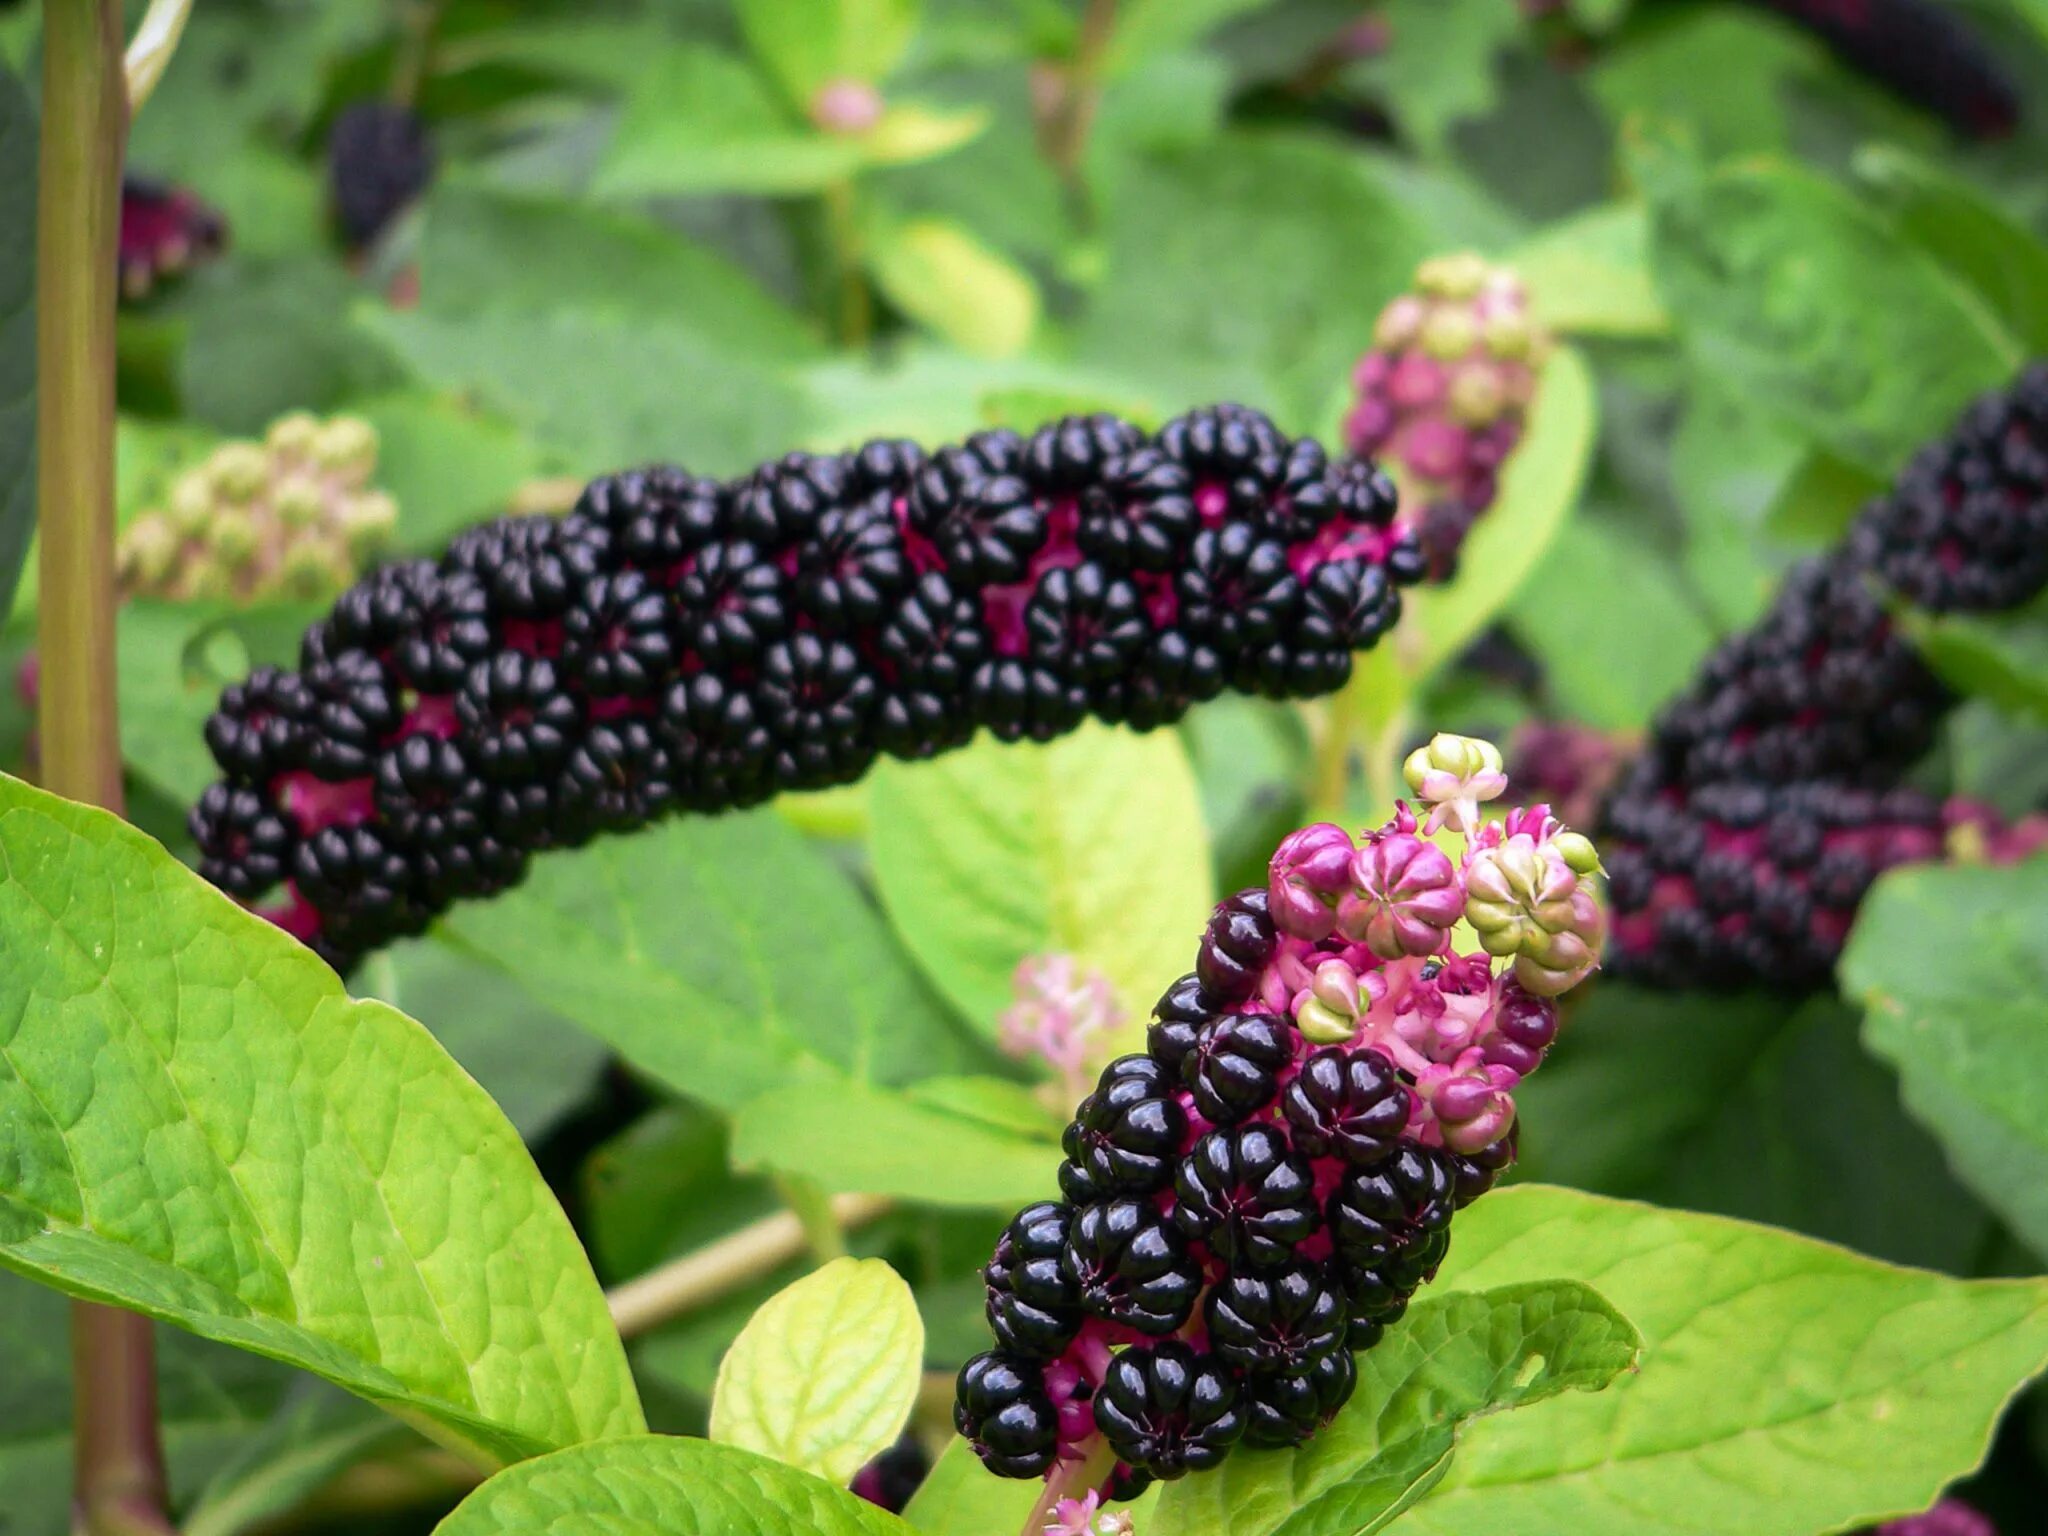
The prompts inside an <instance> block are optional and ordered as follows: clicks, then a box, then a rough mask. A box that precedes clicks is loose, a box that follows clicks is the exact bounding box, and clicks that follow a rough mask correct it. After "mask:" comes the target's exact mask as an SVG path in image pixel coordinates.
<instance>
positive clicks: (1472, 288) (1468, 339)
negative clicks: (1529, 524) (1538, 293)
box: [1344, 251, 1549, 580]
mask: <svg viewBox="0 0 2048 1536" xmlns="http://www.w3.org/2000/svg"><path fill="white" fill-rule="evenodd" d="M1548 346H1549V341H1548V338H1547V337H1546V336H1545V335H1544V333H1543V332H1542V331H1541V330H1540V329H1539V328H1538V327H1537V326H1536V325H1535V323H1534V322H1533V321H1532V320H1531V318H1530V315H1529V296H1528V293H1527V292H1526V291H1525V290H1524V288H1523V286H1522V282H1521V279H1520V278H1519V277H1517V276H1516V275H1515V274H1514V273H1513V272H1512V271H1510V270H1509V269H1508V268H1506V267H1496V266H1491V265H1489V264H1488V263H1487V262H1486V261H1485V259H1484V258H1482V257H1480V256H1477V255H1474V254H1473V253H1471V252H1469V251H1467V252H1461V253H1459V254H1457V255H1453V256H1438V257H1434V258H1432V259H1431V260H1429V261H1425V262H1424V263H1423V264H1422V265H1421V266H1420V267H1418V268H1417V269H1416V272H1415V286H1414V289H1413V291H1411V292H1409V293H1404V294H1402V295H1401V296H1400V297H1399V298H1397V299H1395V300H1394V301H1393V302H1392V303H1391V304H1389V305H1388V306H1387V307H1386V308H1385V309H1384V310H1383V311H1381V313H1380V317H1379V320H1378V321H1377V323H1376V324H1375V325H1374V327H1373V344H1372V350H1371V351H1369V352H1367V353H1366V354H1365V356H1364V357H1362V358H1360V359H1359V361H1358V366H1357V368H1356V369H1355V370H1354V371H1353V373H1352V384H1353V387H1354V388H1355V389H1356V390H1357V391H1358V398H1357V400H1356V401H1355V402H1354V403H1353V405H1352V407H1351V412H1350V414H1349V415H1348V416H1346V417H1345V419H1344V440H1345V443H1346V445H1347V446H1348V447H1349V448H1350V449H1351V451H1352V452H1353V453H1356V454H1359V455H1361V456H1366V455H1370V456H1373V457H1376V458H1380V459H1383V460H1385V461H1386V462H1388V463H1389V464H1391V465H1393V466H1395V467H1396V468H1397V471H1398V473H1399V474H1400V477H1401V489H1402V492H1403V495H1404V496H1405V497H1406V499H1407V502H1408V504H1409V505H1410V506H1411V507H1412V508H1415V509H1418V510H1417V511H1416V513H1415V516H1416V521H1417V532H1418V534H1419V536H1420V537H1421V540H1422V547H1423V551H1424V553H1425V555H1426V556H1427V557H1428V560H1429V573H1430V576H1431V577H1432V578H1433V579H1435V580H1444V579H1446V578H1448V577H1449V576H1450V575H1451V573H1452V572H1453V571H1454V570H1455V569H1456V567H1457V561H1458V551H1459V549H1460V547H1461V546H1462V545H1463V544H1464V542H1465V536H1466V535H1467V534H1468V533H1470V532H1471V531H1472V526H1473V524H1474V523H1476V522H1477V521H1478V520H1479V518H1480V516H1481V515H1482V514H1483V513H1484V512H1485V511H1486V509H1487V508H1488V507H1490V506H1492V505H1493V502H1494V497H1495V496H1496V495H1497V494H1498V492H1499V489H1500V470H1501V466H1502V465H1503V464H1504V463H1505V462H1506V461H1507V457H1508V455H1509V454H1510V453H1511V452H1513V451H1514V448H1515V445H1516V444H1517V443H1518V442H1520V441H1521V437H1522V428H1523V425H1524V423H1525V421H1526V418H1527V415H1528V410H1529V402H1530V400H1531V398H1532V397H1533V395H1534V393H1535V388H1536V373H1537V369H1538V367H1539V366H1540V365H1541V363H1542V360H1543V354H1544V352H1545V351H1546V350H1547V349H1548Z"/></svg>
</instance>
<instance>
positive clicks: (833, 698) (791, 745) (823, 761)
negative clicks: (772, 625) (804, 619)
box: [753, 632, 877, 789]
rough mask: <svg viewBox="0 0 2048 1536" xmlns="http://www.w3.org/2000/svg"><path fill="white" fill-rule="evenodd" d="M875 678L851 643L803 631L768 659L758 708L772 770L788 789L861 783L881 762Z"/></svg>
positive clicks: (756, 694)
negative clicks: (872, 729) (872, 728)
mask: <svg viewBox="0 0 2048 1536" xmlns="http://www.w3.org/2000/svg"><path fill="white" fill-rule="evenodd" d="M876 693H877V690H876V687H875V680H874V677H873V675H872V674H871V673H870V672H869V671H868V669H867V668H866V667H865V666H864V665H862V663H861V659H860V656H859V654H858V653H857V652H856V651H855V650H854V649H853V647H852V646H850V645H848V644H847V643H846V642H845V641H844V640H830V639H826V638H824V637H822V636H820V635H815V634H811V633H809V632H799V633H797V634H794V635H791V636H790V637H789V638H788V639H787V640H778V641H777V642H776V643H775V644H773V645H771V646H769V647H768V649H767V651H766V652H764V653H763V654H762V657H761V673H760V677H759V679H758V680H757V681H756V682H755V684H754V687H753V698H754V709H755V712H756V714H757V715H758V716H759V717H760V721H761V726H762V728H763V729H764V730H766V731H767V733H768V736H769V739H770V740H771V741H772V742H773V743H774V749H773V751H772V753H771V755H770V758H769V771H770V773H771V774H772V776H773V778H774V781H775V783H776V785H777V786H778V787H779V788H783V789H801V788H816V787H819V786H822V785H827V784H841V783H845V782H847V781H849V780H851V779H856V778H858V777H860V775H861V774H862V773H863V772H865V771H866V769H867V766H868V764H869V763H871V762H872V761H874V755H875V749H874V745H873V739H872V737H871V736H870V735H869V732H868V729H867V725H868V718H869V717H870V716H871V715H872V714H873V713H874V709H875V699H876Z"/></svg>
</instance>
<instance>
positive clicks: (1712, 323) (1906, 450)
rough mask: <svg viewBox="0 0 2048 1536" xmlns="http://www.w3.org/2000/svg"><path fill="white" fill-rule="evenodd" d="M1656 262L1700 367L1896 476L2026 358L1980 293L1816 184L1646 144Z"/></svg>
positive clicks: (1854, 458)
mask: <svg viewBox="0 0 2048 1536" xmlns="http://www.w3.org/2000/svg"><path fill="white" fill-rule="evenodd" d="M1642 169H1643V170H1644V171H1646V173H1647V174H1645V176H1644V181H1645V186H1646V190H1647V192H1648V195H1649V199H1650V229H1651V236H1650V257H1651V266H1652V269H1653V271H1654V273H1655V276H1656V280H1657V287H1658V291H1659V292H1660V293H1662V295H1663V296H1664V300H1665V302H1666V303H1667V304H1668V305H1669V306H1670V308H1671V314H1672V318H1673V320H1674V321H1675V322H1676V323H1677V325H1678V330H1679V334H1680V337H1681V339H1682V340H1683V342H1684V344H1685V347H1686V349H1687V351H1688V352H1689V353H1690V354H1691V355H1692V357H1693V359H1694V360H1695V362H1697V363H1698V364H1699V366H1700V367H1701V368H1702V369H1704V370H1705V371H1706V372H1708V373H1711V374H1713V375H1715V376H1716V377H1718V378H1719V379H1720V380H1722V381H1723V382H1724V383H1725V384H1727V385H1728V386H1730V387H1731V388H1733V389H1735V390H1737V391H1738V392H1740V393H1742V394H1744V395H1746V396H1748V397H1749V398H1751V399H1752V400H1754V401H1755V402H1756V403H1757V404H1758V405H1761V406H1764V407H1766V408H1767V409H1769V410H1772V411H1774V412H1777V413H1780V414H1782V415H1783V416H1784V417H1785V418H1786V419H1787V420H1789V421H1792V422H1794V423H1796V424H1797V425H1799V426H1800V427H1801V428H1803V429H1804V430H1805V431H1807V432H1808V433H1810V434H1811V435H1813V436H1814V437H1817V438H1819V439H1820V440H1821V441H1822V442H1824V443H1826V444H1827V446H1828V447H1829V448H1831V449H1832V450H1833V451H1834V452H1835V453H1837V454H1838V455H1840V456H1841V457H1843V458H1845V459H1847V460H1849V461H1850V462H1851V463H1854V464H1857V465H1859V466H1861V467H1863V468H1866V469H1869V470H1871V471H1873V472H1874V473H1879V474H1886V473H1889V472H1890V471H1891V470H1893V469H1895V468H1897V467H1898V465H1899V464H1900V463H1901V462H1903V461H1904V459H1905V458H1906V457H1907V455H1908V454H1910V453H1911V452H1912V450H1913V449H1914V448H1915V447H1916V446H1917V445H1918V444H1919V443H1920V442H1921V441H1922V440H1923V439H1925V438H1926V437H1927V436H1928V435H1929V434H1930V433H1932V432H1936V431H1939V430H1940V429H1941V428H1942V427H1943V426H1944V425H1945V424H1946V423H1947V422H1948V421H1949V420H1951V419H1952V418H1953V417H1954V415H1955V413H1956V412H1957V411H1959V410H1961V409H1962V407H1963V406H1964V404H1965V403H1967V402H1968V401H1969V400H1970V399H1971V398H1972V397H1973V396H1975V395H1976V394H1978V393H1979V392H1981V391H1983V390H1986V389H1990V388H1993V387H1995V386H1996V385H1998V384H2000V383H2003V382H2004V381H2005V379H2006V377H2007V376H2008V375H2009V374H2010V373H2011V372H2012V370H2013V369H2014V367H2015V366H2017V364H2018V362H2019V360H2020V355H2021V349H2020V348H2019V347H2018V345H2017V344H2016V343H2015V342H2014V341H2013V339H2012V337H2011V336H2010V335H2009V334H2007V332H2006V331H2005V330H2004V329H2003V328H2002V327H2001V326H2000V325H1999V323H1998V321H1997V320H1996V318H1995V317H1994V316H1993V315H1992V313H1991V311H1990V309H1989V308H1988V307H1987V306H1986V305H1985V304H1984V303H1983V302H1982V301H1981V300H1980V299H1978V298H1977V296H1976V295H1975V294H1973V293H1971V292H1970V291H1969V290H1968V289H1966V288H1964V287H1963V286H1962V285H1961V284H1960V283H1958V282H1956V281H1955V280H1954V279H1952V278H1951V277H1950V276H1949V275H1948V274H1947V273H1946V272H1944V271H1943V270H1942V269H1941V268H1940V267H1939V266H1938V265H1936V263H1935V262H1934V261H1933V260H1932V259H1930V258H1929V257H1928V256H1927V255H1926V254H1925V253H1924V252H1923V251H1921V250H1920V249H1919V248H1918V247H1916V246H1914V245H1912V244H1909V243H1908V242H1907V241H1906V240H1905V239H1903V238H1902V237H1901V236H1900V235H1898V234H1897V233H1895V232H1894V231H1893V230H1892V229H1891V228H1890V227H1889V226H1887V225H1886V224H1885V222H1884V221H1883V220H1882V219H1880V218H1878V217H1877V216H1876V215H1875V214H1873V213H1871V212H1870V211H1869V210H1868V209H1866V208H1865V207H1863V206H1862V205H1861V204H1859V203H1858V202H1857V201H1856V200H1855V199H1854V198H1852V197H1850V196H1849V195H1848V194H1847V193H1845V192H1843V191H1842V190H1841V189H1840V188H1838V187H1836V186H1834V185H1833V184H1831V183H1830V182H1828V181H1826V180H1825V179H1823V178H1822V177H1820V176H1817V175H1815V174H1814V173H1812V172H1811V171H1807V170H1804V169H1801V168H1798V167H1795V166H1792V165H1788V164H1783V163H1777V162H1769V161H1766V162H1763V163H1745V164H1741V165H1738V166H1735V167H1732V168H1729V169H1724V170H1719V171H1715V172H1713V173H1711V174H1706V175H1701V174H1698V173H1697V171H1696V170H1691V169H1689V168H1688V167H1687V166H1686V165H1685V164H1684V163H1683V161H1682V160H1681V159H1679V158H1676V157H1675V152H1673V151H1662V152H1660V151H1655V150H1652V151H1649V152H1648V154H1647V156H1646V158H1645V160H1644V162H1643V166H1642Z"/></svg>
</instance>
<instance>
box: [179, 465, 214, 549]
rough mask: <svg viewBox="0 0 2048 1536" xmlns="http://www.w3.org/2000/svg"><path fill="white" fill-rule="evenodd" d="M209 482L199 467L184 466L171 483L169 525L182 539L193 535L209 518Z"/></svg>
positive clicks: (211, 517) (204, 525)
mask: <svg viewBox="0 0 2048 1536" xmlns="http://www.w3.org/2000/svg"><path fill="white" fill-rule="evenodd" d="M213 507H214V495H213V481H212V479H211V478H210V477H209V476H208V474H207V473H206V471H205V470H203V469H188V470H186V471H185V473H184V474H182V475H180V476H178V478H177V480H176V481H174V482H173V483H172V485H171V497H170V502H169V507H168V514H169V517H170V525H171V527H172V528H173V529H175V530H176V531H177V533H178V534H179V536H180V537H182V538H188V539H190V538H197V537H198V536H199V534H200V532H201V531H202V530H203V529H204V528H205V527H206V525H207V524H208V523H210V522H212V521H213Z"/></svg>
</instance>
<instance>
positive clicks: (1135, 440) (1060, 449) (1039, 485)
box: [1022, 413, 1145, 495]
mask: <svg viewBox="0 0 2048 1536" xmlns="http://www.w3.org/2000/svg"><path fill="white" fill-rule="evenodd" d="M1144 441H1145V434H1144V433H1142V432H1140V431H1139V430H1138V429H1137V428H1136V427H1134V426H1132V425H1131V423H1129V422H1128V421H1125V420H1124V419H1123V418H1122V417H1121V416H1111V415H1108V414H1106V413H1097V414H1095V415H1092V416H1062V417H1061V418H1060V419H1059V420H1058V421H1049V422H1047V423H1046V424H1045V425H1044V426H1042V427H1040V428H1039V429H1038V430H1037V431H1036V432H1034V433H1032V434H1031V436H1030V437H1029V438H1028V439H1026V441H1025V443H1024V449H1023V463H1022V473H1023V475H1024V477H1025V478H1026V479H1027V480H1029V481H1030V483H1031V486H1032V488H1033V489H1034V490H1037V491H1040V492H1044V493H1046V494H1049V495H1070V494H1073V493H1075V492H1078V491H1085V490H1087V489H1088V488H1089V487H1091V486H1093V485H1094V484H1095V483H1096V482H1097V481H1098V480H1099V479H1100V478H1101V477H1102V473H1103V470H1104V467H1105V466H1106V465H1108V464H1109V462H1110V461H1111V460H1113V459H1118V458H1121V457H1122V456H1123V455H1125V454H1127V453H1130V452H1132V451H1133V450H1135V449H1136V448H1138V447H1139V445H1140V444H1142V443H1143V442H1144Z"/></svg>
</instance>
